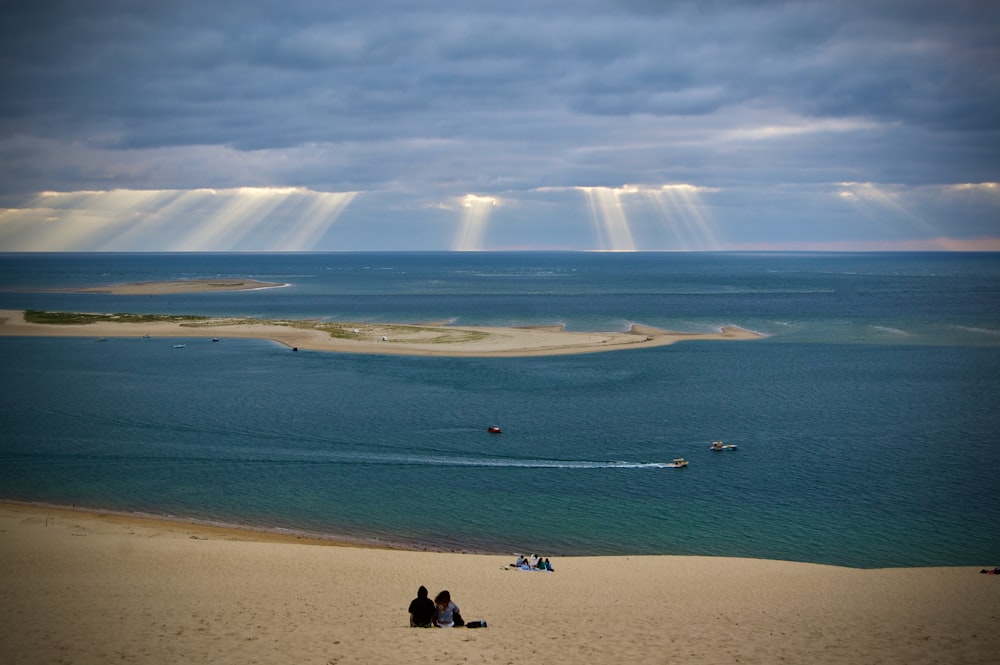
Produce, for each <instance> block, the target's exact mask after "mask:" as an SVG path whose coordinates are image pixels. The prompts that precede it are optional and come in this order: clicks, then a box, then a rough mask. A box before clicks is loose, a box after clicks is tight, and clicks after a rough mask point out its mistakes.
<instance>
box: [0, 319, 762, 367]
mask: <svg viewBox="0 0 1000 665" xmlns="http://www.w3.org/2000/svg"><path fill="white" fill-rule="evenodd" d="M33 335H44V336H58V337H94V338H109V337H149V338H150V339H155V338H177V337H191V338H219V339H222V338H234V337H238V338H252V339H267V340H271V341H274V342H278V343H280V344H283V345H285V346H287V347H289V348H293V349H303V350H313V351H336V352H340V353H378V354H398V355H429V356H468V357H474V356H479V357H487V356H492V357H505V356H506V357H515V356H539V355H560V354H571V353H595V352H600V351H614V350H621V349H628V348H644V347H652V346H664V345H667V344H675V343H677V342H681V341H696V340H751V339H758V338H760V337H761V335H759V334H758V333H755V332H751V331H748V330H743V329H742V328H737V327H725V328H723V329H722V330H720V331H718V332H714V333H680V332H673V331H669V330H660V329H658V328H650V327H648V326H640V325H633V326H632V328H631V330H630V331H629V332H605V333H586V332H567V331H565V330H562V329H561V328H560V327H558V326H543V327H537V328H498V327H496V328H493V327H476V326H434V325H417V324H413V325H404V324H391V323H375V324H372V323H331V322H321V321H256V320H252V319H233V318H213V319H205V320H199V321H188V322H176V321H152V322H142V323H128V322H121V321H99V322H95V323H86V324H48V323H31V322H26V321H25V318H24V312H21V311H18V310H0V336H33Z"/></svg>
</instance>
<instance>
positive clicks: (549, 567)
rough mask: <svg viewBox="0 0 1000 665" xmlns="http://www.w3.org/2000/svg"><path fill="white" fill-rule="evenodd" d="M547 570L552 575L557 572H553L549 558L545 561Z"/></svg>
mask: <svg viewBox="0 0 1000 665" xmlns="http://www.w3.org/2000/svg"><path fill="white" fill-rule="evenodd" d="M545 570H547V571H549V572H550V573H553V572H555V570H553V568H552V562H550V561H549V560H548V558H546V559H545Z"/></svg>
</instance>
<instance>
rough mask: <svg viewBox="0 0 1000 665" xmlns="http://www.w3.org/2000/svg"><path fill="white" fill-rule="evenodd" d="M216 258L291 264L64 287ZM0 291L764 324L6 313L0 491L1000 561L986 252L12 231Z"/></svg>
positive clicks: (999, 339) (152, 506) (13, 302)
mask: <svg viewBox="0 0 1000 665" xmlns="http://www.w3.org/2000/svg"><path fill="white" fill-rule="evenodd" d="M206 277H208V278H215V277H219V278H230V277H245V278H252V279H258V280H262V281H269V282H280V283H287V284H289V286H287V287H285V288H276V289H265V290H257V291H244V292H228V293H212V294H185V295H169V296H167V295H163V296H110V295H101V294H81V293H66V292H61V291H60V289H69V288H77V287H85V286H99V285H104V284H111V283H121V282H135V281H159V280H174V279H193V278H206ZM0 308H4V309H46V310H58V311H86V312H148V313H178V314H225V315H240V316H255V317H262V318H325V319H331V320H338V321H356V322H366V321H382V322H441V321H448V322H453V323H455V324H457V325H499V326H509V325H552V324H562V325H564V326H565V327H566V329H567V330H577V331H590V330H594V331H611V330H626V329H628V327H629V326H630V325H631V324H633V323H638V324H643V325H650V326H656V327H661V328H668V329H674V330H681V331H692V332H707V331H713V330H717V329H718V328H720V327H721V326H726V325H736V326H741V327H743V328H748V329H751V330H755V331H758V332H761V333H763V334H765V335H767V337H766V338H764V339H760V340H753V341H692V342H683V343H679V344H675V345H673V346H667V347H658V348H649V349H629V350H623V351H616V352H606V353H593V354H584V355H572V356H552V357H531V358H440V357H433V358H432V357H419V356H413V357H399V356H377V355H354V354H340V353H323V352H311V351H300V352H298V353H292V352H290V350H289V349H287V348H285V347H283V346H281V345H279V344H276V343H273V342H268V341H258V340H238V339H225V338H224V339H222V341H221V342H219V343H212V342H211V341H210V340H207V339H196V338H192V339H189V340H186V347H185V348H183V349H175V348H173V344H174V342H176V340H158V339H138V338H110V339H108V340H107V341H105V342H101V343H97V342H95V340H94V339H93V338H88V337H80V338H42V337H36V338H12V337H0V367H2V368H3V369H2V380H3V384H4V386H5V390H4V391H3V393H2V394H0V432H2V437H0V498H6V499H14V500H22V501H37V502H46V503H54V504H67V505H70V504H72V505H79V506H85V507H90V508H97V509H107V510H115V511H123V512H138V513H145V514H153V515H165V516H171V517H176V518H183V519H193V520H200V521H207V522H212V523H222V524H231V525H237V526H249V527H254V528H265V529H274V530H282V531H291V532H301V533H309V534H321V535H329V536H331V537H349V538H354V539H359V540H363V541H367V542H379V543H384V544H389V545H402V546H407V547H417V548H430V549H443V550H457V551H475V552H498V553H499V552H502V553H514V552H537V553H539V554H543V555H546V556H550V557H551V556H567V555H608V554H614V555H626V554H637V555H638V554H697V555H715V556H741V557H763V558H772V559H784V560H796V561H809V562H816V563H827V564H837V565H846V566H855V567H864V568H872V567H889V566H926V565H973V566H986V565H996V564H998V563H1000V528H998V526H997V525H998V524H1000V501H998V499H1000V416H998V406H1000V255H997V254H944V253H942V254H909V253H906V254H824V253H817V254H805V253H787V254H786V253H760V254H751V253H746V254H744V253H719V254H712V253H627V254H621V253H540V252H539V253H529V252H524V253H317V254H0ZM493 424H497V425H500V426H502V427H503V434H500V435H493V434H489V433H488V432H487V431H486V428H487V427H488V426H489V425H493ZM718 439H722V440H726V441H727V442H731V443H735V444H738V446H739V449H738V450H736V451H732V452H712V451H710V450H709V445H710V443H711V442H712V441H713V440H718ZM675 457H684V458H685V459H687V460H688V462H689V466H688V467H687V468H684V469H670V468H665V467H664V466H663V463H664V462H668V461H670V460H671V459H672V458H675Z"/></svg>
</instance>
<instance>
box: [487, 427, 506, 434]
mask: <svg viewBox="0 0 1000 665" xmlns="http://www.w3.org/2000/svg"><path fill="white" fill-rule="evenodd" d="M486 431H487V432H489V433H490V434H500V433H501V432H503V430H502V429H500V428H499V427H498V426H496V425H490V426H489V427H487V428H486Z"/></svg>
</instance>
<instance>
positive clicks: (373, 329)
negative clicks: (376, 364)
mask: <svg viewBox="0 0 1000 665" xmlns="http://www.w3.org/2000/svg"><path fill="white" fill-rule="evenodd" d="M24 320H25V321H26V322H28V323H43V324H53V325H86V324H89V323H177V324H179V325H182V326H187V327H192V328H201V327H210V328H215V327H222V326H237V325H272V326H285V327H289V328H301V329H305V330H319V331H322V332H325V333H326V334H328V335H330V337H334V338H337V339H345V340H356V341H374V340H379V339H381V338H382V337H387V340H386V341H388V342H418V343H421V344H454V343H456V342H474V341H477V340H481V339H484V338H486V337H488V336H489V333H486V332H483V331H481V330H463V329H461V328H446V327H435V328H429V327H424V326H411V325H402V324H396V323H375V324H359V323H335V322H329V321H316V320H270V319H250V318H241V317H227V318H218V317H209V316H195V315H190V314H129V313H117V314H82V313H79V312H46V311H42V310H36V309H29V310H26V311H25V312H24Z"/></svg>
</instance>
